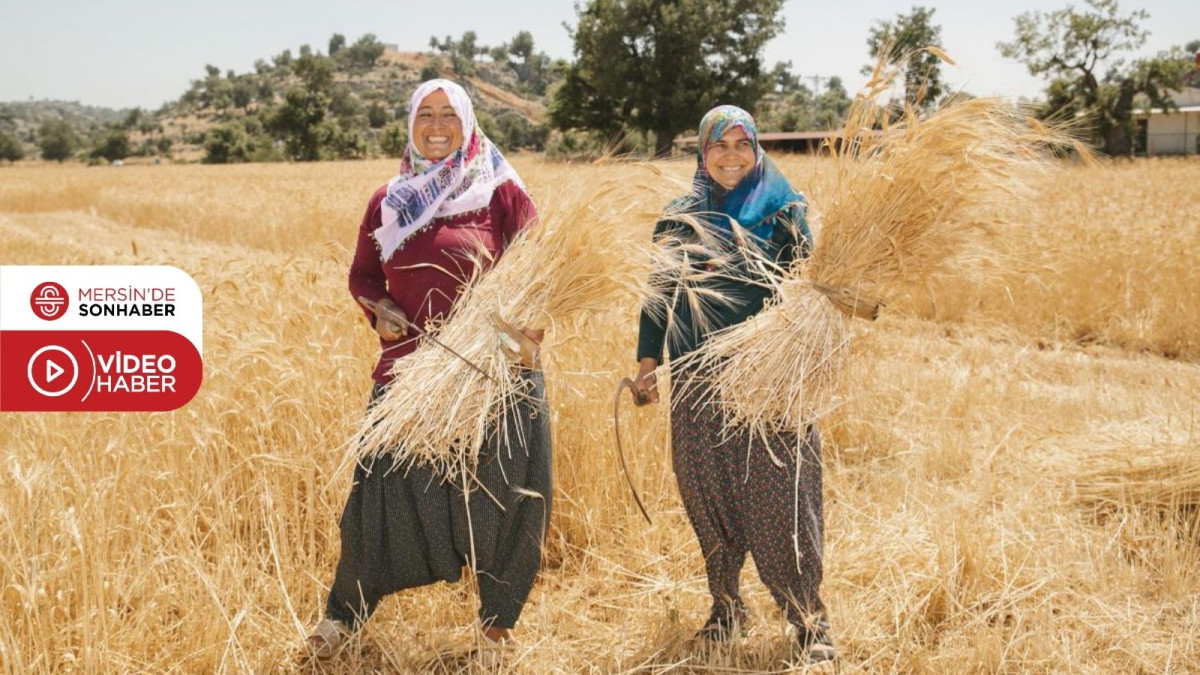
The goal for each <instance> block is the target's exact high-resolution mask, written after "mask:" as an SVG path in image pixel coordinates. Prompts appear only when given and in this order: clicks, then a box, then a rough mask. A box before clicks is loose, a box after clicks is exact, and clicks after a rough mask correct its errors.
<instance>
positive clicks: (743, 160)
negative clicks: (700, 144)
mask: <svg viewBox="0 0 1200 675" xmlns="http://www.w3.org/2000/svg"><path fill="white" fill-rule="evenodd" d="M753 168H754V143H752V142H751V141H750V137H749V136H747V135H746V131H745V130H744V129H742V128H741V127H734V128H732V129H730V130H729V131H726V132H725V133H724V135H722V136H721V137H720V138H718V139H717V140H716V141H713V143H712V144H711V145H709V146H708V154H706V155H705V156H704V169H705V170H706V171H708V175H709V176H711V177H712V179H713V180H715V181H716V182H717V183H719V184H720V185H721V187H724V188H725V189H727V190H732V189H733V188H735V187H737V184H738V183H740V182H742V179H743V178H745V177H746V174H748V173H750V169H753Z"/></svg>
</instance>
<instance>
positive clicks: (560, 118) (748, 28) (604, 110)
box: [550, 0, 783, 154]
mask: <svg viewBox="0 0 1200 675" xmlns="http://www.w3.org/2000/svg"><path fill="white" fill-rule="evenodd" d="M782 4H783V0H727V1H726V2H719V3H712V2H707V1H706V0H677V1H673V2H661V1H660V0H589V2H588V3H587V4H586V6H583V7H579V8H578V20H579V22H578V25H577V26H576V27H575V29H574V30H573V38H574V41H575V56H576V61H575V63H573V64H571V65H570V66H568V67H566V68H565V72H564V73H563V75H564V78H563V82H562V84H561V85H560V86H558V87H557V88H556V90H555V92H554V95H553V100H552V102H551V106H550V119H551V123H552V124H553V125H554V126H555V127H556V128H558V129H570V128H586V129H597V130H601V131H606V132H612V131H620V130H621V129H636V130H642V131H652V132H654V136H655V143H654V147H655V152H656V153H657V154H666V153H667V152H669V151H670V150H671V144H672V141H673V140H674V138H675V135H676V134H677V133H679V132H681V131H683V130H686V129H691V128H694V127H695V125H696V123H697V122H698V121H699V119H700V116H701V115H702V114H703V113H704V112H705V110H707V109H708V108H710V107H712V106H713V105H714V104H716V103H733V104H735V105H740V106H742V107H745V108H753V107H754V105H755V104H756V103H757V102H758V100H759V98H760V97H761V96H762V94H763V93H764V92H765V91H766V90H767V89H768V87H769V86H770V84H769V78H768V77H767V76H766V75H765V74H764V73H763V67H762V50H763V47H764V46H765V45H766V43H767V42H768V41H769V40H770V39H771V38H773V37H775V35H776V34H778V33H779V31H780V30H781V29H782V28H783V20H782V19H781V18H779V10H780V7H781V6H782Z"/></svg>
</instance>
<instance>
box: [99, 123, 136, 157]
mask: <svg viewBox="0 0 1200 675" xmlns="http://www.w3.org/2000/svg"><path fill="white" fill-rule="evenodd" d="M91 156H92V157H95V158H98V159H104V160H107V161H109V162H112V161H115V160H118V159H125V158H126V157H128V156H129V134H127V133H125V130H124V129H121V128H115V129H109V130H108V132H107V133H105V134H104V135H103V136H101V137H100V139H99V141H98V142H97V143H96V145H95V147H93V148H92V152H91Z"/></svg>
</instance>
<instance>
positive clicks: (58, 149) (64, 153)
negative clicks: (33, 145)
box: [38, 120, 79, 162]
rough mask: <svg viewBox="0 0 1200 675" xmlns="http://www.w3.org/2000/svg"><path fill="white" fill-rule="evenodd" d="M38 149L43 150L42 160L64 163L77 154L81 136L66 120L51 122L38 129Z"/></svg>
mask: <svg viewBox="0 0 1200 675" xmlns="http://www.w3.org/2000/svg"><path fill="white" fill-rule="evenodd" d="M38 147H40V148H41V150H42V159H47V160H53V161H58V162H62V161H63V160H64V159H67V158H68V157H70V156H71V155H73V154H75V149H76V148H77V147H79V136H77V135H76V134H75V129H74V127H72V126H71V125H70V124H67V122H66V121H65V120H51V121H49V122H45V123H43V124H42V126H41V127H39V128H38Z"/></svg>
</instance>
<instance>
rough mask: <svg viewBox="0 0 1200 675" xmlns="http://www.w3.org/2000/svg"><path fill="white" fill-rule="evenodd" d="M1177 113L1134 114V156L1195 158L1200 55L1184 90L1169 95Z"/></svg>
mask: <svg viewBox="0 0 1200 675" xmlns="http://www.w3.org/2000/svg"><path fill="white" fill-rule="evenodd" d="M1171 100H1172V101H1174V102H1175V105H1176V107H1178V108H1179V109H1178V110H1172V111H1171V112H1163V111H1162V110H1160V109H1158V108H1155V109H1153V110H1151V111H1149V112H1146V111H1145V110H1137V111H1135V112H1134V115H1133V123H1134V135H1133V138H1134V153H1135V154H1138V155H1143V156H1148V157H1149V156H1155V155H1195V154H1198V153H1200V52H1198V53H1197V54H1196V64H1195V67H1194V68H1192V71H1191V72H1190V73H1188V74H1187V75H1186V76H1184V78H1183V90H1182V91H1180V92H1177V93H1174V94H1172V95H1171Z"/></svg>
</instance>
